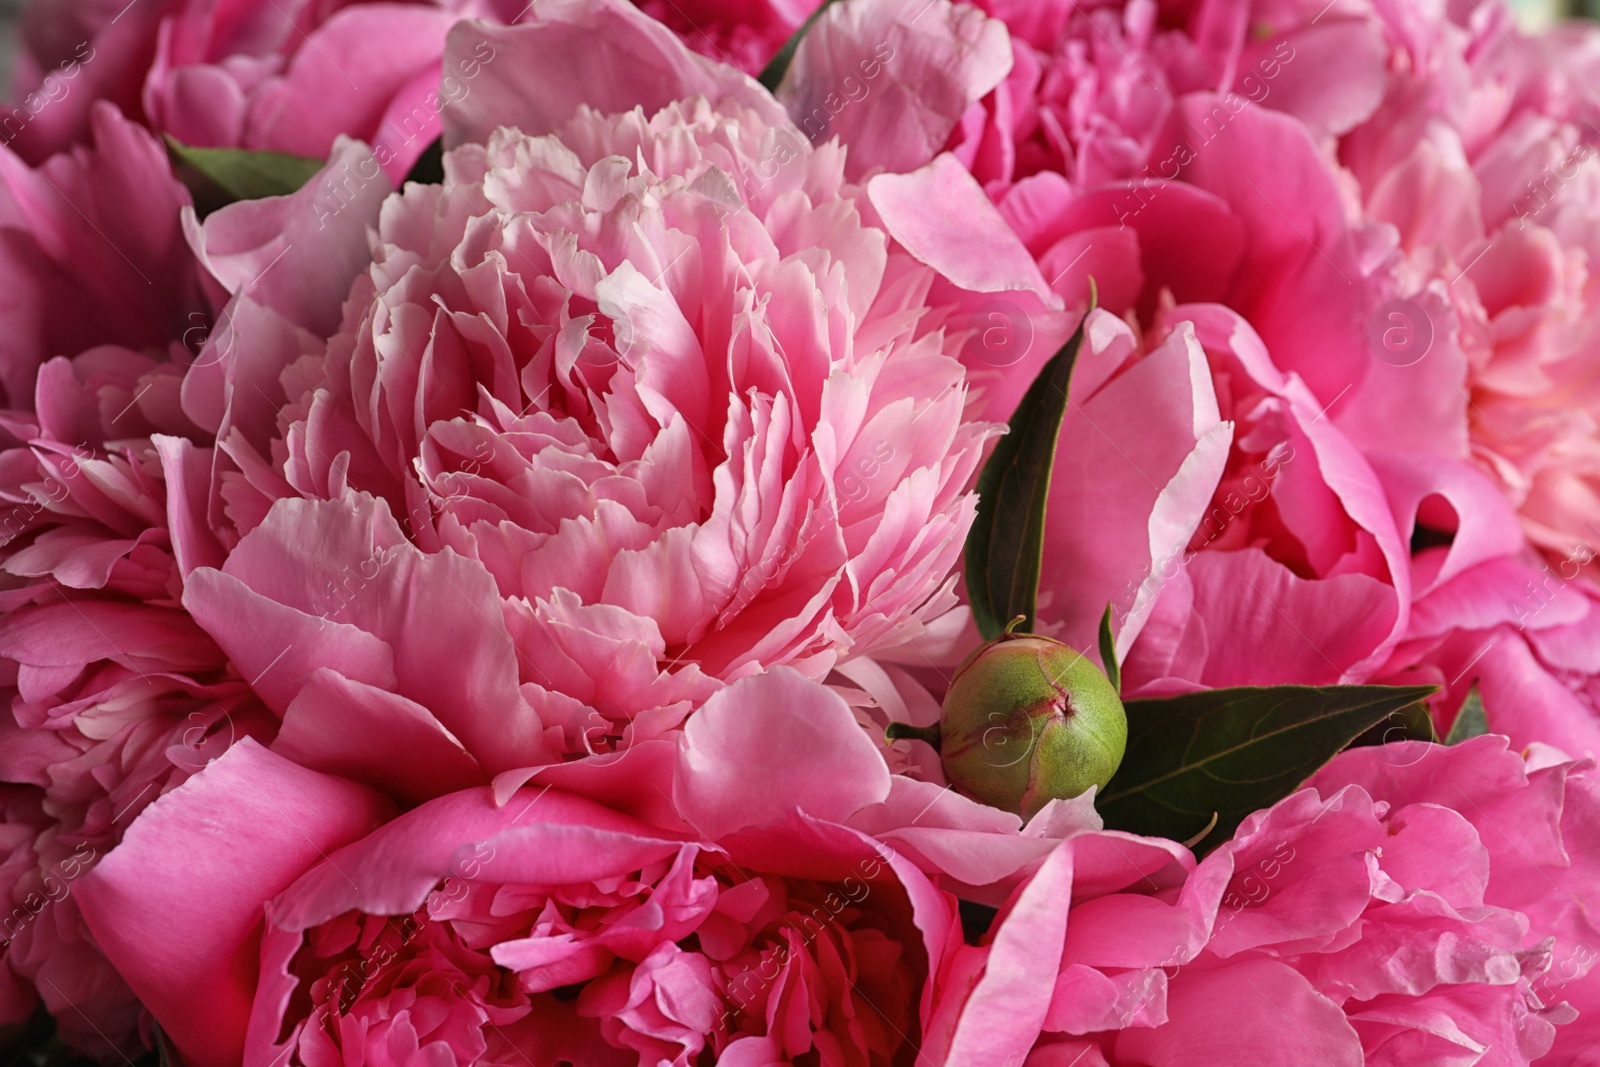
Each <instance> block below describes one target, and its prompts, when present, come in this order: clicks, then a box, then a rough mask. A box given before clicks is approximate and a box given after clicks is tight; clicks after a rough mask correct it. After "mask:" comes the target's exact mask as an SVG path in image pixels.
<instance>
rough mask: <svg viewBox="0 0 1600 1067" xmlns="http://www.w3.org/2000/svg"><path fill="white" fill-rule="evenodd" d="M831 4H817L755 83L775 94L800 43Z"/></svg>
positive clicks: (826, 0) (827, 2) (828, 0)
mask: <svg viewBox="0 0 1600 1067" xmlns="http://www.w3.org/2000/svg"><path fill="white" fill-rule="evenodd" d="M833 3H834V0H823V2H822V3H821V4H818V5H817V9H816V10H815V11H813V12H812V13H811V15H810V17H809V18H807V19H806V20H805V21H804V22H802V23H801V24H800V28H799V29H798V30H795V31H794V33H792V34H790V35H789V39H788V40H787V41H785V42H783V47H782V48H780V49H778V54H777V55H775V56H773V57H772V60H771V62H769V63H768V64H767V65H766V66H765V67H762V68H761V73H760V74H758V75H757V76H756V81H758V82H760V83H761V84H762V85H764V86H766V87H767V92H769V93H776V92H777V91H778V86H780V85H782V84H783V76H784V75H785V74H787V73H789V64H790V63H793V62H794V54H795V52H796V51H798V50H799V48H800V42H801V41H803V40H805V36H806V34H808V33H810V32H811V27H813V26H815V25H816V24H817V20H818V19H820V18H821V17H822V13H823V12H824V11H826V10H828V8H829V7H831V6H833Z"/></svg>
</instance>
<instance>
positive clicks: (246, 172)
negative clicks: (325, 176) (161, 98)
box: [167, 134, 325, 207]
mask: <svg viewBox="0 0 1600 1067" xmlns="http://www.w3.org/2000/svg"><path fill="white" fill-rule="evenodd" d="M167 147H168V149H170V150H171V152H172V155H173V158H174V159H175V160H177V161H178V163H179V164H181V165H182V166H183V167H187V168H188V170H189V171H190V172H192V175H197V176H199V177H200V178H202V179H204V180H205V181H206V182H209V183H210V184H211V185H213V186H215V187H216V188H217V189H218V190H220V191H221V192H222V193H223V194H224V195H225V197H227V198H228V199H225V200H224V203H232V202H233V201H235V200H260V199H261V198H262V197H267V196H285V195H287V194H289V193H292V192H294V191H295V190H297V189H299V188H300V187H301V186H302V185H304V184H305V183H306V182H308V181H310V180H311V179H312V177H313V176H315V174H316V173H317V171H319V170H321V169H322V168H323V166H324V165H325V164H324V162H323V161H322V160H320V159H310V158H307V157H306V156H291V155H288V154H287V153H284V152H256V151H252V150H250V149H246V148H191V147H189V146H188V145H186V144H184V143H183V142H181V141H179V140H178V139H177V138H176V137H173V136H172V135H171V134H168V135H167ZM181 169H182V168H180V170H181ZM186 177H189V176H186ZM213 206H217V207H220V206H221V205H220V204H217V205H213Z"/></svg>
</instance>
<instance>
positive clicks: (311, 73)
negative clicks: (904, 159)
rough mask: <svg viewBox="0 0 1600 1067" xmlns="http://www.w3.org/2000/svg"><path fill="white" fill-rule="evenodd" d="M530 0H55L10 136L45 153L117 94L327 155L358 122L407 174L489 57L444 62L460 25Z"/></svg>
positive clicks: (22, 82) (27, 49)
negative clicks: (232, 0)
mask: <svg viewBox="0 0 1600 1067" xmlns="http://www.w3.org/2000/svg"><path fill="white" fill-rule="evenodd" d="M531 10H532V5H528V4H525V3H515V2H511V0H503V2H502V0H460V2H458V0H442V2H437V3H435V2H424V3H406V2H391V0H336V2H334V3H326V4H310V3H304V2H294V3H283V4H279V3H275V2H272V0H264V2H254V0H252V2H250V3H244V4H223V3H218V2H217V0H140V2H139V3H138V4H136V5H135V4H128V5H126V6H118V5H111V4H101V3H95V2H92V0H46V2H44V3H40V4H36V5H32V6H31V7H30V9H29V11H28V14H27V17H26V20H25V26H24V33H23V40H22V44H23V47H22V49H21V52H20V55H19V56H18V59H17V64H16V73H15V76H14V79H13V82H14V84H13V92H12V99H13V100H14V101H15V102H14V103H13V104H12V105H11V106H10V107H9V108H8V109H6V110H5V112H4V113H3V114H0V141H3V142H4V143H5V144H6V145H7V146H9V147H11V148H13V149H14V150H15V151H17V152H18V153H19V154H20V155H21V156H22V157H23V158H25V159H27V160H28V161H29V162H32V163H41V162H43V161H44V160H45V159H46V158H48V157H49V156H50V155H52V154H55V153H58V152H61V151H63V150H65V149H68V148H70V147H71V146H72V145H74V144H79V143H84V142H86V141H88V140H89V138H90V133H91V113H92V110H93V108H94V105H95V102H96V101H109V102H111V103H112V104H114V105H115V106H116V107H117V108H118V109H120V110H121V111H122V112H123V114H124V115H126V116H127V117H128V118H130V119H132V120H134V121H136V122H141V123H143V124H145V125H147V126H148V127H149V128H150V129H151V130H152V131H154V132H156V133H157V134H158V135H166V136H170V137H173V138H176V139H177V140H178V141H180V142H182V143H183V144H186V145H191V146H197V147H206V148H248V149H257V150H262V151H271V152H283V153H288V154H290V155H297V156H304V157H308V158H311V159H318V160H320V159H325V158H327V156H328V153H329V151H330V150H331V149H332V148H333V145H334V142H335V141H336V140H337V139H338V138H339V137H340V136H348V137H356V138H360V139H361V140H363V141H364V142H366V143H367V144H368V145H369V147H370V148H371V149H372V152H373V155H374V157H375V158H376V159H377V162H378V164H379V165H380V166H381V167H382V168H383V169H384V171H385V173H387V174H388V175H389V176H390V177H391V178H392V179H394V180H399V179H400V178H401V177H403V176H404V175H405V174H406V173H407V172H408V171H409V170H410V169H411V167H412V165H413V164H414V163H415V162H416V161H417V159H418V157H419V156H421V155H422V153H423V151H424V150H425V149H426V148H427V147H428V146H429V144H430V143H432V142H433V141H434V140H435V139H437V138H438V136H439V133H440V128H441V120H440V116H441V114H442V113H443V111H444V108H445V106H446V104H447V102H450V101H457V100H462V99H465V98H466V97H467V96H468V95H469V94H470V93H471V92H472V91H473V83H474V79H475V78H476V77H477V74H478V72H479V70H480V69H481V67H480V66H479V65H478V64H477V63H475V62H467V63H461V62H458V63H455V64H453V65H451V66H449V67H448V68H446V66H445V65H444V60H443V52H444V43H445V36H446V34H447V33H448V32H449V29H450V27H451V26H452V25H454V24H455V23H456V22H457V21H459V20H461V19H464V18H483V19H490V20H492V21H497V22H509V21H516V20H517V19H519V18H525V17H528V16H529V13H530V12H531Z"/></svg>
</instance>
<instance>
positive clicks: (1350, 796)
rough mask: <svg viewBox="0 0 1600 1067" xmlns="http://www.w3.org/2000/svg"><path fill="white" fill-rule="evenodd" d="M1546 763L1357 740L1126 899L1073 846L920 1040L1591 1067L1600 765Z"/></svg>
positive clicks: (994, 938) (993, 936)
mask: <svg viewBox="0 0 1600 1067" xmlns="http://www.w3.org/2000/svg"><path fill="white" fill-rule="evenodd" d="M1550 752H1551V750H1544V751H1543V752H1541V753H1537V754H1535V755H1534V756H1533V757H1532V758H1530V759H1529V760H1528V761H1526V762H1525V761H1524V759H1523V758H1522V757H1519V756H1517V755H1515V754H1514V753H1511V752H1508V751H1507V749H1506V744H1505V741H1504V739H1503V738H1493V737H1484V738H1478V739H1475V740H1473V741H1470V742H1467V743H1465V744H1463V745H1461V746H1459V747H1457V748H1441V747H1438V746H1425V745H1421V744H1418V743H1415V742H1407V743H1403V744H1398V745H1390V746H1383V747H1380V748H1365V749H1354V750H1351V751H1350V752H1347V753H1345V754H1343V755H1341V756H1339V757H1337V758H1336V759H1334V760H1333V762H1331V763H1329V764H1328V765H1327V766H1326V767H1324V768H1323V769H1322V770H1321V771H1320V772H1318V773H1317V774H1316V775H1314V776H1313V777H1312V779H1311V780H1310V781H1309V782H1308V783H1307V787H1306V788H1305V789H1302V790H1301V791H1300V792H1298V793H1296V794H1294V795H1293V796H1291V797H1289V798H1287V799H1285V800H1283V801H1281V802H1279V803H1278V804H1276V805H1274V806H1273V807H1272V808H1271V809H1268V810H1267V811H1262V812H1257V813H1256V814H1254V815H1252V816H1250V817H1249V818H1248V819H1246V820H1245V822H1244V823H1243V825H1241V826H1240V828H1239V830H1238V832H1237V833H1236V834H1235V835H1234V839H1233V840H1232V841H1231V842H1229V843H1227V844H1225V845H1223V846H1222V847H1221V848H1219V849H1217V850H1216V851H1215V852H1213V853H1212V854H1211V855H1210V856H1208V857H1207V858H1206V859H1205V860H1204V861H1203V862H1202V863H1201V864H1200V865H1199V867H1198V868H1196V869H1195V870H1194V872H1193V874H1192V875H1190V876H1189V878H1188V879H1187V881H1181V880H1180V881H1179V882H1173V881H1170V880H1162V879H1159V878H1156V879H1150V880H1147V881H1144V882H1133V883H1131V884H1128V886H1127V888H1125V889H1122V890H1121V891H1115V890H1114V891H1113V892H1112V893H1111V895H1104V894H1105V889H1104V888H1103V883H1102V882H1101V881H1099V880H1097V878H1096V877H1095V875H1096V873H1097V871H1096V869H1095V868H1093V867H1091V868H1089V870H1088V877H1087V878H1085V876H1084V873H1082V871H1081V869H1082V862H1081V859H1080V857H1079V856H1078V851H1079V849H1078V848H1077V847H1075V846H1077V844H1078V840H1081V839H1074V840H1069V841H1067V842H1065V843H1064V844H1062V845H1061V846H1059V849H1058V852H1057V853H1056V854H1055V855H1053V856H1052V857H1051V858H1050V859H1049V860H1047V861H1046V862H1045V863H1044V865H1043V866H1041V868H1040V869H1039V872H1038V874H1037V875H1036V876H1035V878H1034V879H1033V881H1032V882H1030V883H1029V884H1028V885H1026V886H1024V887H1023V888H1022V889H1021V890H1020V891H1019V892H1018V894H1017V895H1016V897H1015V899H1014V901H1013V902H1012V903H1011V905H1010V906H1009V909H1008V911H1007V912H1003V913H1002V916H1001V918H1000V920H999V922H998V924H997V925H996V926H995V927H994V928H993V930H992V931H991V933H990V934H989V936H988V939H987V943H986V944H985V945H983V946H982V947H980V948H964V949H961V950H959V951H958V954H957V958H956V961H955V962H954V963H953V964H952V965H951V967H952V972H959V973H962V974H964V975H967V976H970V977H968V978H967V980H966V981H965V982H964V983H957V982H953V981H952V982H950V983H948V984H947V987H946V988H948V989H951V990H955V991H956V992H955V996H954V997H953V998H952V999H951V1000H950V1001H948V1002H946V1003H945V1004H942V1005H940V1006H939V1007H937V1008H936V1009H935V1015H936V1018H937V1019H938V1022H937V1023H936V1024H935V1028H934V1031H933V1033H932V1034H931V1035H930V1039H929V1042H928V1043H927V1045H925V1046H924V1052H925V1053H927V1054H929V1058H930V1059H931V1060H933V1061H934V1062H939V1063H957V1062H967V1060H966V1056H967V1055H970V1054H972V1053H971V1052H970V1051H969V1050H976V1049H978V1048H980V1047H981V1048H982V1049H983V1051H984V1054H985V1055H987V1056H990V1057H992V1058H993V1061H994V1062H1011V1063H1020V1062H1022V1061H1023V1059H1024V1058H1026V1061H1027V1062H1028V1063H1029V1064H1035V1065H1058V1064H1068V1063H1074V1062H1077V1063H1081V1064H1089V1063H1093V1064H1101V1065H1107V1064H1140V1065H1144V1067H1161V1065H1165V1064H1179V1063H1182V1064H1201V1065H1203V1064H1224V1063H1229V1064H1231V1063H1240V1062H1251V1063H1262V1064H1285V1065H1287V1064H1302V1063H1306V1062H1326V1063H1329V1064H1335V1065H1339V1067H1344V1065H1350V1067H1357V1065H1361V1064H1368V1065H1371V1064H1396V1065H1399V1064H1416V1063H1430V1064H1447V1063H1462V1064H1466V1063H1478V1064H1488V1063H1493V1064H1527V1063H1531V1062H1534V1061H1538V1062H1547V1063H1576V1062H1580V1060H1579V1059H1577V1058H1574V1057H1576V1056H1578V1055H1579V1050H1580V1049H1583V1048H1584V1047H1585V1044H1586V1043H1587V1042H1586V1038H1585V1033H1586V1031H1585V1030H1581V1029H1579V1028H1578V1027H1579V1026H1581V1025H1582V1024H1575V1025H1570V1026H1569V1025H1561V1024H1568V1023H1571V1020H1572V1019H1573V1018H1574V1015H1575V1014H1576V1013H1575V1011H1574V1008H1578V1009H1587V1008H1590V1007H1591V1006H1592V1004H1593V1001H1594V998H1595V990H1594V989H1592V988H1591V987H1592V986H1594V985H1595V983H1594V980H1593V978H1592V977H1591V972H1592V965H1593V963H1594V961H1595V960H1596V958H1597V956H1600V951H1597V949H1600V929H1597V928H1596V927H1595V926H1594V925H1593V924H1592V923H1591V921H1590V919H1589V918H1588V917H1587V914H1592V909H1593V907H1594V899H1593V898H1594V893H1595V886H1596V881H1595V870H1594V867H1595V863H1596V859H1597V856H1596V854H1595V851H1594V847H1593V846H1594V838H1593V836H1592V827H1593V823H1594V819H1595V818H1596V816H1597V815H1600V807H1597V806H1596V802H1597V800H1600V793H1597V792H1596V789H1595V782H1594V779H1593V777H1592V773H1593V763H1592V762H1591V761H1587V760H1586V761H1580V762H1577V763H1573V762H1567V761H1565V759H1564V758H1563V757H1559V755H1558V754H1557V755H1554V756H1553V755H1551V754H1550ZM1134 862H1135V861H1134V860H1133V859H1132V858H1130V859H1129V860H1128V863H1129V866H1132V865H1133V863H1134ZM1080 883H1086V884H1082V885H1081V886H1080ZM1069 896H1070V898H1071V899H1072V901H1073V906H1072V908H1071V911H1070V914H1068V913H1067V912H1066V909H1063V908H1060V907H1059V902H1061V901H1064V900H1066V899H1068V897H1069ZM1049 911H1056V912H1059V914H1057V915H1054V916H1050V917H1049V918H1048V919H1047V918H1046V916H1047V915H1048V912H1049ZM1001 1018H1004V1019H1008V1020H1011V1021H1012V1022H1013V1025H1012V1026H1008V1027H996V1026H995V1025H994V1023H993V1020H996V1019H1001ZM1023 1023H1025V1024H1026V1025H1020V1024H1023ZM1030 1050H1031V1051H1030ZM1542 1057H1543V1058H1542Z"/></svg>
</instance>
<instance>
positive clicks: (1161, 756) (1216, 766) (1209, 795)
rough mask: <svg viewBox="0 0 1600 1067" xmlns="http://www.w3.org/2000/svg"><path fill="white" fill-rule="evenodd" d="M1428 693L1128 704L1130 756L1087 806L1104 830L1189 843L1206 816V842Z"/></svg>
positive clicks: (1313, 690)
mask: <svg viewBox="0 0 1600 1067" xmlns="http://www.w3.org/2000/svg"><path fill="white" fill-rule="evenodd" d="M1433 691H1434V690H1433V689H1432V688H1431V687H1428V686H1404V687H1401V686H1377V685H1362V686H1328V687H1325V688H1318V687H1314V686H1298V685H1285V686H1273V687H1270V688H1255V687H1248V688H1239V689H1209V690H1205V691H1202V692H1199V693H1185V694H1183V695H1182V696H1175V697H1166V698H1162V699H1156V700H1130V701H1127V702H1126V704H1125V707H1126V708H1127V711H1128V752H1127V755H1126V756H1124V757H1123V760H1122V766H1121V768H1120V769H1118V771H1117V774H1116V777H1114V778H1112V779H1111V784H1110V785H1109V786H1107V787H1106V790H1105V792H1104V793H1102V794H1101V795H1100V797H1099V798H1098V799H1097V800H1096V802H1095V807H1096V808H1098V809H1099V811H1100V815H1101V818H1103V819H1104V820H1105V824H1106V828H1107V829H1111V830H1127V831H1130V832H1133V833H1138V834H1149V835H1153V836H1158V837H1168V838H1171V839H1172V840H1174V841H1183V840H1186V839H1189V838H1192V837H1193V836H1194V835H1195V834H1196V833H1197V832H1198V831H1199V830H1200V829H1201V828H1202V827H1204V826H1205V824H1206V820H1207V819H1209V818H1210V817H1211V816H1212V814H1213V813H1215V814H1216V815H1217V826H1216V829H1215V830H1214V831H1213V833H1212V835H1211V838H1210V839H1211V840H1212V841H1213V842H1215V841H1222V840H1226V839H1227V838H1228V837H1230V836H1232V834H1233V832H1234V830H1236V829H1237V828H1238V826H1239V823H1240V822H1241V821H1242V820H1243V819H1244V817H1245V816H1246V815H1249V814H1250V813H1251V812H1252V811H1256V810H1258V809H1260V808H1265V807H1269V806H1270V805H1272V804H1275V803H1277V802H1278V801H1280V800H1282V799H1283V798H1284V797H1286V796H1288V795H1289V794H1290V793H1292V792H1294V791H1295V790H1296V789H1298V788H1299V787H1300V783H1302V782H1304V781H1305V780H1306V779H1307V778H1308V777H1310V776H1311V774H1312V773H1313V772H1315V771H1316V770H1317V768H1319V767H1321V766H1322V765H1323V764H1324V763H1326V762H1327V761H1328V760H1330V759H1332V758H1333V756H1334V755H1336V754H1337V753H1338V752H1339V751H1340V750H1341V749H1343V748H1344V747H1345V746H1346V745H1348V744H1349V743H1350V742H1351V741H1353V740H1354V739H1355V738H1357V737H1359V736H1360V735H1361V734H1362V733H1364V732H1365V731H1367V730H1369V729H1371V728H1372V727H1373V726H1375V725H1377V724H1378V723H1380V722H1382V721H1383V720H1384V719H1385V718H1387V717H1388V716H1389V715H1391V714H1394V713H1395V712H1398V711H1400V710H1402V709H1404V708H1407V707H1410V706H1411V705H1413V704H1416V703H1418V702H1419V701H1421V700H1422V699H1424V698H1425V697H1427V696H1428V695H1429V694H1431V693H1432V692H1433Z"/></svg>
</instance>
